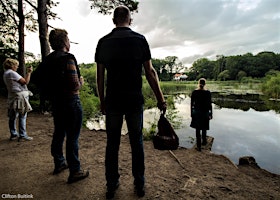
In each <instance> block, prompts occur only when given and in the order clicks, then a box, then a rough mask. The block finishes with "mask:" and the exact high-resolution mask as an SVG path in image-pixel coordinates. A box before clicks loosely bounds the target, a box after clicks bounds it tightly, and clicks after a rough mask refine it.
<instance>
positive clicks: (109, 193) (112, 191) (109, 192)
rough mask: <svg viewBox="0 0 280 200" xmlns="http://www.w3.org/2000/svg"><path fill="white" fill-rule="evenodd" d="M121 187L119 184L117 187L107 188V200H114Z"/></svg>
mask: <svg viewBox="0 0 280 200" xmlns="http://www.w3.org/2000/svg"><path fill="white" fill-rule="evenodd" d="M119 186H120V183H119V182H117V183H116V185H114V186H110V187H107V192H106V199H113V198H114V196H115V192H116V190H117V189H118V188H119Z"/></svg>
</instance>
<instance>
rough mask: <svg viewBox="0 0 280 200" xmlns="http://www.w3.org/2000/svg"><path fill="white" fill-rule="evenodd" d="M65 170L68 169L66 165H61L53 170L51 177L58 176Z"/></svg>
mask: <svg viewBox="0 0 280 200" xmlns="http://www.w3.org/2000/svg"><path fill="white" fill-rule="evenodd" d="M65 169H68V165H67V164H66V163H63V164H62V165H61V166H60V167H58V168H55V169H54V170H53V175H56V174H59V173H60V172H62V171H63V170H65Z"/></svg>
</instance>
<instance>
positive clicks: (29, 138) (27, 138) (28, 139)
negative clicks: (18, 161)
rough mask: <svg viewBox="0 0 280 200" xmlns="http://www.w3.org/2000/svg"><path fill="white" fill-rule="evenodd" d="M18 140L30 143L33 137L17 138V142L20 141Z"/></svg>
mask: <svg viewBox="0 0 280 200" xmlns="http://www.w3.org/2000/svg"><path fill="white" fill-rule="evenodd" d="M20 140H25V141H31V140H33V137H29V136H23V137H22V136H20V137H19V138H18V141H20Z"/></svg>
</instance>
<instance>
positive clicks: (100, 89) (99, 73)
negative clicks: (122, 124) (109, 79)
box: [96, 63, 105, 114]
mask: <svg viewBox="0 0 280 200" xmlns="http://www.w3.org/2000/svg"><path fill="white" fill-rule="evenodd" d="M104 76H105V66H104V65H103V64H100V63H97V70H96V84H97V93H98V96H99V100H100V109H101V112H102V114H105V98H104Z"/></svg>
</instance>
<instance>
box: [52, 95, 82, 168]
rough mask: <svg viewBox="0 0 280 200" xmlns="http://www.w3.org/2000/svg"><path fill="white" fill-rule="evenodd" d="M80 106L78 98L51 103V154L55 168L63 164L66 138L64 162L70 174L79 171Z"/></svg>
mask: <svg viewBox="0 0 280 200" xmlns="http://www.w3.org/2000/svg"><path fill="white" fill-rule="evenodd" d="M82 116H83V111H82V106H81V102H80V99H79V96H74V97H73V98H71V99H66V100H64V101H54V102H53V120H54V133H53V139H52V144H51V154H52V156H53V158H54V164H55V168H59V167H60V166H61V165H63V164H64V163H65V158H64V156H63V142H64V138H65V136H66V160H67V163H68V166H69V170H70V173H73V172H77V171H79V170H80V160H79V144H78V140H79V136H80V130H81V126H82Z"/></svg>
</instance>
